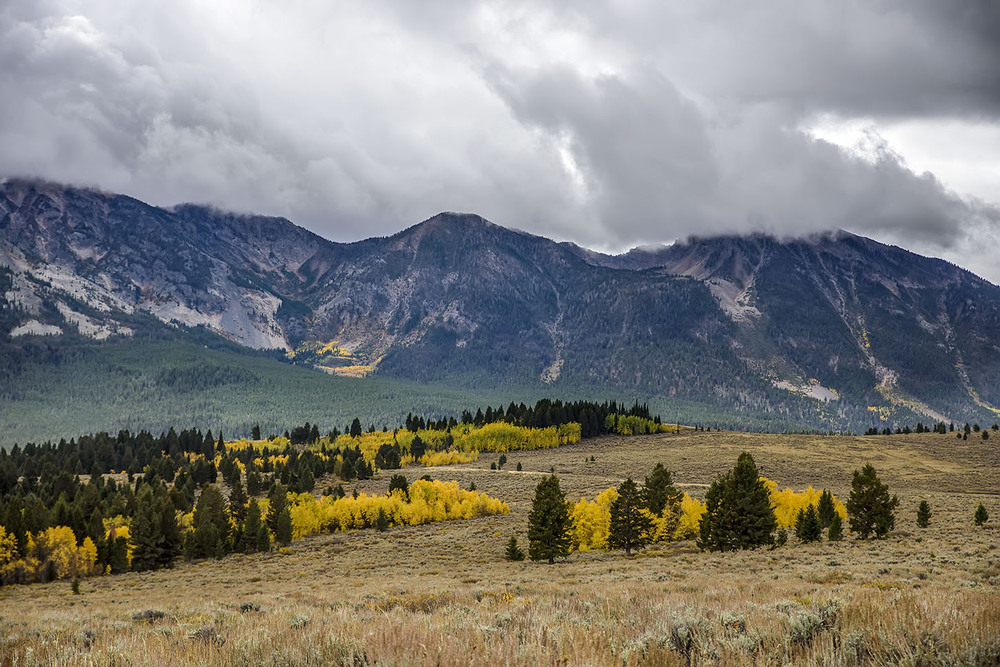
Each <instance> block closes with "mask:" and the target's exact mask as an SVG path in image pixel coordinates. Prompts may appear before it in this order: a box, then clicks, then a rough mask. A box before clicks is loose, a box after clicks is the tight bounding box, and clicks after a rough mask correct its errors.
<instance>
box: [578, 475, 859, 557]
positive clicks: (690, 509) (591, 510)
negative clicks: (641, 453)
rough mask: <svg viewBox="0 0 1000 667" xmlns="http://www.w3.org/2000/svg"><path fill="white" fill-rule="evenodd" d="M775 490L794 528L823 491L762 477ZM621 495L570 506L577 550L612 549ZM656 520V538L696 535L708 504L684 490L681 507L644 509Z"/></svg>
mask: <svg viewBox="0 0 1000 667" xmlns="http://www.w3.org/2000/svg"><path fill="white" fill-rule="evenodd" d="M761 479H762V481H763V482H764V483H765V484H766V485H767V488H768V490H769V491H770V494H771V505H772V506H773V507H774V514H775V516H776V517H777V519H778V527H779V528H786V529H791V528H793V527H794V526H795V517H796V516H797V515H798V513H799V510H802V509H805V508H807V507H809V506H810V505H811V506H813V507H816V506H817V504H818V503H819V497H820V494H821V493H822V491H817V490H816V489H814V488H813V487H811V486H810V487H809V488H808V489H806V490H805V491H801V492H796V491H794V490H792V489H791V488H789V487H786V488H785V489H784V490H778V484H777V482H774V481H772V480H769V479H767V478H766V477H762V478H761ZM616 498H618V490H617V489H616V488H615V487H613V486H612V487H610V488H608V489H605V490H604V491H602V492H601V493H599V494H597V497H596V498H594V499H593V500H587V498H580V500H579V502H577V503H575V504H573V506H572V507H571V508H570V518H571V519H572V522H573V530H572V535H571V540H572V546H573V549H574V550H577V551H595V550H607V549H608V536H609V534H610V531H611V503H613V502H614V501H615V499H616ZM834 508H835V509H836V511H837V513H838V514H840V517H841V519H846V518H847V509H846V508H845V507H844V504H843V503H842V502H840V501H839V500H837V499H836V498H834ZM642 511H643V512H644V513H645V514H647V515H648V516H649V518H650V520H651V521H652V523H653V530H652V535H651V537H652V539H651V541H652V542H669V541H672V540H687V539H694V538H696V537H697V536H698V526H699V523H700V522H701V517H702V515H703V514H704V513H705V505H704V503H702V502H700V501H699V500H698V499H697V498H692V497H691V496H689V495H688V494H687V493H685V494H683V496H682V498H681V502H680V504H679V506H678V507H677V510H676V511H674V510H671V509H670V507H669V506H668V507H667V508H666V509H665V510H664V512H663V514H662V515H655V514H652V513H650V512H649V511H648V510H645V509H644V510H642Z"/></svg>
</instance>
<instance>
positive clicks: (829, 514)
mask: <svg viewBox="0 0 1000 667" xmlns="http://www.w3.org/2000/svg"><path fill="white" fill-rule="evenodd" d="M816 513H817V515H818V516H819V525H820V527H822V528H829V527H830V522H831V521H833V515H834V514H836V513H837V508H836V507H835V506H834V503H833V494H832V493H830V492H829V491H827V490H826V489H823V493H821V494H820V496H819V503H818V504H817V505H816Z"/></svg>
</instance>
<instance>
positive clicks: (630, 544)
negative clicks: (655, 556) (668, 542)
mask: <svg viewBox="0 0 1000 667" xmlns="http://www.w3.org/2000/svg"><path fill="white" fill-rule="evenodd" d="M643 505H644V503H643V498H642V494H641V493H640V492H639V488H638V487H637V486H636V484H635V482H633V481H632V478H631V477H630V478H628V479H626V480H625V481H624V482H622V483H621V486H619V487H618V497H617V498H615V499H614V501H612V503H611V526H610V532H609V534H608V546H610V547H611V548H613V549H618V548H620V549H624V550H625V555H626V556H631V555H632V550H633V549H635V550H636V551H638V550H639V549H642V548H643V547H644V546H646V545H647V544H649V536H650V532H651V531H652V530H653V520H652V519H651V518H650V517H649V515H648V514H645V513H644V512H643V511H642V510H643Z"/></svg>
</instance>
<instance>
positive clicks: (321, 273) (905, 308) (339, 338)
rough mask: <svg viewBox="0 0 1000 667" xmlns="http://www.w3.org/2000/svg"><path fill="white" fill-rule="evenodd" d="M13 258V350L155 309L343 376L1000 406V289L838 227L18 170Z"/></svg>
mask: <svg viewBox="0 0 1000 667" xmlns="http://www.w3.org/2000/svg"><path fill="white" fill-rule="evenodd" d="M0 265H3V266H5V267H7V269H6V271H7V272H8V274H9V276H10V277H9V282H10V287H8V288H7V289H6V291H4V292H3V293H2V294H0V296H3V298H4V299H5V300H6V303H7V315H6V317H5V320H4V321H7V322H8V325H7V329H6V330H4V331H0V336H2V337H3V338H4V339H6V341H7V342H8V348H10V347H11V346H14V347H16V344H17V341H19V340H27V339H28V338H32V337H38V336H40V335H42V334H46V333H47V334H49V335H58V334H57V331H58V333H60V334H65V333H77V334H80V335H85V336H87V335H89V336H91V337H92V338H103V339H109V340H111V339H115V340H118V339H122V338H127V337H128V336H129V335H130V332H129V329H130V326H129V324H128V317H126V316H135V315H136V314H137V313H147V314H149V315H152V316H153V317H155V318H156V319H157V320H159V321H160V322H162V323H164V325H166V326H174V325H183V326H203V327H205V328H207V329H210V330H212V331H215V332H216V333H218V334H220V335H222V336H224V337H226V338H228V339H230V340H232V341H235V342H237V343H239V344H241V345H245V346H248V347H254V348H259V349H263V348H270V349H273V348H277V349H281V350H284V351H285V352H286V353H287V354H288V356H289V358H290V359H291V361H293V363H297V364H301V365H307V366H313V367H317V368H320V369H322V370H325V371H327V372H330V373H336V374H342V375H351V376H362V375H369V374H376V375H380V376H385V377H395V378H401V379H404V380H407V381H415V382H427V383H445V384H448V385H449V386H458V387H461V386H467V387H469V388H483V387H552V388H553V389H557V388H560V387H561V388H563V389H566V390H569V389H572V388H574V387H577V388H580V389H581V390H587V388H606V389H608V390H616V391H623V390H624V391H634V392H642V393H643V394H644V395H654V396H656V395H659V396H663V397H664V398H665V399H684V400H695V401H701V402H704V403H711V404H718V405H721V406H725V407H727V409H735V410H744V411H747V413H748V414H751V413H753V414H757V413H767V414H780V415H786V416H787V417H788V418H789V419H793V420H798V421H800V422H802V423H810V424H814V425H817V426H823V427H828V428H844V427H849V428H859V427H860V426H861V425H864V424H871V425H874V426H878V425H880V424H883V423H885V422H887V421H889V420H891V419H897V418H903V417H905V418H907V419H910V418H916V417H921V416H922V417H924V418H928V419H934V420H935V421H937V420H941V419H945V418H948V419H962V420H964V419H966V418H970V419H977V418H978V419H987V418H989V417H990V416H993V415H996V414H998V412H997V410H996V408H995V406H996V405H998V404H1000V386H998V384H1000V383H998V381H997V380H994V379H993V378H994V377H997V375H998V374H997V373H996V371H1000V362H998V358H1000V354H998V353H1000V341H998V334H997V331H998V330H1000V326H998V325H1000V288H997V287H996V286H994V285H992V284H990V283H989V282H988V281H985V280H983V279H982V278H979V277H977V276H975V275H973V274H971V273H970V272H968V271H966V270H964V269H961V268H960V267H957V266H955V265H953V264H950V263H947V262H944V261H943V260H936V259H932V258H925V257H921V256H919V255H916V254H914V253H910V252H909V251H906V250H905V249H902V248H896V247H894V246H886V245H884V244H881V243H878V242H876V241H873V240H871V239H866V238H865V237H860V236H857V235H854V234H850V233H848V232H843V231H837V232H831V233H827V234H818V235H816V234H814V235H811V236H809V237H806V238H803V239H776V238H774V237H769V236H767V235H761V234H754V235H749V236H722V237H713V238H707V239H706V238H697V237H692V238H689V239H686V240H684V241H681V242H678V243H676V244H673V245H670V246H664V247H661V248H657V249H652V250H648V249H633V250H631V251H629V252H627V253H623V254H621V255H605V254H602V253H597V252H595V251H592V250H588V249H585V248H582V247H580V246H577V245H575V244H571V243H565V242H564V243H557V242H554V241H551V240H549V239H546V238H544V237H541V236H536V235H533V234H530V233H528V232H522V231H517V230H511V229H507V228H505V227H502V226H500V225H496V224H494V223H492V222H490V221H488V220H486V219H485V218H482V217H481V216H478V215H476V214H473V213H456V212H442V213H439V214H437V215H435V216H432V217H430V218H428V219H427V220H424V221H423V222H421V223H418V224H416V225H414V226H412V227H409V228H407V229H404V230H401V231H400V232H397V233H396V234H393V235H391V236H387V237H375V238H369V239H364V240H360V241H355V242H352V243H336V242H333V241H328V240H326V239H324V238H323V237H321V236H318V235H316V234H314V233H312V232H309V231H308V230H305V229H303V228H301V227H298V226H296V225H295V224H294V223H292V222H290V221H288V220H287V219H284V218H278V217H267V216H255V215H250V214H233V213H228V212H225V211H220V210H218V209H214V208H212V207H206V206H198V205H193V204H182V205H178V206H175V207H171V208H169V209H163V208H157V207H152V206H149V205H147V204H144V203H143V202H141V201H139V200H136V199H133V198H130V197H125V196H122V195H114V194H110V193H100V192H97V191H93V190H86V189H80V188H71V187H65V186H61V185H58V184H51V183H45V182H37V181H24V180H8V181H5V182H4V183H3V184H2V185H0ZM12 313H13V314H12ZM15 320H16V322H15ZM887 415H888V416H887Z"/></svg>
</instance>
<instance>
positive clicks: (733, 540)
mask: <svg viewBox="0 0 1000 667" xmlns="http://www.w3.org/2000/svg"><path fill="white" fill-rule="evenodd" d="M777 525H778V521H777V519H776V518H775V516H774V509H773V508H772V507H771V494H770V492H769V491H768V489H767V486H766V485H765V484H764V482H763V481H761V479H760V475H759V473H758V472H757V465H756V464H755V463H754V460H753V457H752V456H750V454H749V453H747V452H743V453H742V454H740V457H739V459H738V460H737V462H736V466H735V467H734V468H733V469H732V470H730V471H729V472H727V473H725V474H724V475H719V477H718V478H717V479H716V480H715V481H714V482H712V485H711V486H710V487H709V488H708V491H707V492H706V494H705V513H704V514H703V515H702V518H701V524H700V526H699V533H700V538H699V540H698V546H699V547H701V548H702V549H707V550H709V551H734V550H736V549H753V548H756V547H759V546H763V545H767V544H771V543H772V542H773V541H774V530H775V528H776V527H777Z"/></svg>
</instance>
